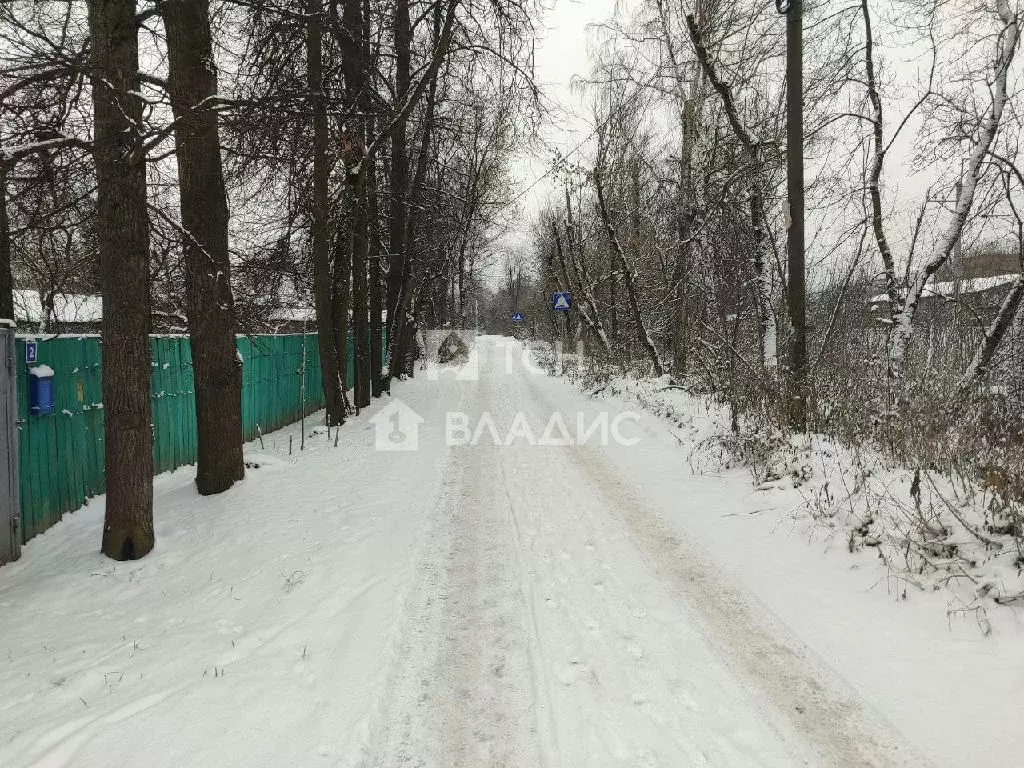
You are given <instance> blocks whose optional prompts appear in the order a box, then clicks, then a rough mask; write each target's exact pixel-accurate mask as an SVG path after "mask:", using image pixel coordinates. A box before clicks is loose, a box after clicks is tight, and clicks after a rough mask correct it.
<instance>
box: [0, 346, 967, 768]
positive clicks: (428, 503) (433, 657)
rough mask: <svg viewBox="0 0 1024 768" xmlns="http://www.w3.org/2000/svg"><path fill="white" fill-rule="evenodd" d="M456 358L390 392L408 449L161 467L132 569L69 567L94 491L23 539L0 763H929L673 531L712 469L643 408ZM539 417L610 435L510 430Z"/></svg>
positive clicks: (7, 615) (317, 448)
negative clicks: (634, 411) (663, 468)
mask: <svg viewBox="0 0 1024 768" xmlns="http://www.w3.org/2000/svg"><path fill="white" fill-rule="evenodd" d="M478 352H479V355H478V363H479V365H478V368H477V373H478V375H476V376H469V375H463V376H462V377H461V379H459V380H457V379H456V378H455V376H454V374H453V372H451V371H448V372H445V373H444V374H443V375H442V376H441V378H440V380H439V381H437V380H435V381H432V380H430V379H429V378H428V377H424V376H421V377H419V378H417V379H416V380H415V381H412V382H408V383H404V384H401V385H399V386H398V387H396V391H395V394H396V395H397V396H400V397H401V398H402V400H403V401H405V403H407V405H408V406H410V407H411V408H412V409H413V410H415V411H416V413H417V414H418V415H419V417H420V418H422V419H423V422H422V424H420V425H419V435H418V439H419V450H418V451H415V452H379V451H375V450H374V449H373V448H374V440H375V430H374V424H372V423H370V421H369V419H368V415H367V414H364V415H363V416H362V417H360V418H359V419H358V420H356V421H354V422H352V423H351V424H350V425H348V426H346V427H345V428H344V430H343V431H342V440H341V441H340V443H341V445H340V447H338V448H334V447H333V444H332V440H331V439H330V438H328V437H327V436H326V435H324V434H323V433H322V430H321V433H320V434H318V435H315V436H313V437H312V438H310V439H309V446H308V448H307V450H306V452H305V453H303V454H302V455H301V456H293V457H291V458H290V459H289V457H288V456H287V450H286V446H287V438H286V437H282V435H281V434H280V433H279V434H278V435H277V436H275V437H270V438H268V445H267V447H266V448H265V449H264V450H263V451H262V452H251V453H250V460H252V461H255V462H257V463H260V464H261V466H260V467H259V468H258V469H255V470H253V471H251V472H250V475H249V478H248V479H247V480H246V482H245V483H243V484H242V485H241V486H240V487H239V488H238V489H236V490H233V491H232V492H231V493H229V494H226V495H224V496H222V497H216V498H213V499H206V500H200V499H199V498H198V497H196V496H195V494H194V491H193V490H192V487H191V477H190V475H189V474H188V472H187V471H183V472H179V473H175V474H174V475H171V476H169V477H162V478H160V479H159V480H158V484H157V486H158V499H157V518H158V531H157V533H158V537H159V546H158V550H157V551H155V552H154V553H153V555H152V556H151V557H149V558H147V559H146V560H144V561H142V562H140V563H136V564H125V565H123V566H121V565H119V566H117V567H116V568H115V567H114V566H113V565H112V564H111V563H109V562H108V561H104V560H103V559H102V558H100V557H99V556H98V555H96V554H95V544H96V543H97V541H98V531H99V527H98V521H99V520H100V519H102V505H101V504H93V505H90V507H89V508H87V509H86V510H83V511H81V512H79V513H76V514H75V515H73V516H72V517H71V518H69V519H68V520H66V521H65V522H64V523H62V524H61V525H60V526H58V527H57V528H56V529H55V530H54V531H53V532H51V533H50V534H48V535H47V536H44V537H41V539H39V540H36V541H34V542H33V543H31V544H30V545H29V547H27V548H26V557H25V559H24V560H23V562H22V563H19V564H16V565H15V566H11V567H7V568H5V569H4V570H3V572H0V612H2V613H0V616H2V617H3V622H4V623H3V625H2V641H3V645H2V646H0V652H4V653H6V654H7V664H6V667H5V666H4V665H0V692H2V693H0V766H3V768H20V767H22V766H38V767H39V768H44V767H45V768H63V767H64V766H87V767H91V766H97V767H99V766H109V765H131V766H147V768H161V767H162V766H168V767H170V766H176V767H177V766H185V765H187V766H210V767H211V768H213V767H214V766H217V767H218V768H220V767H225V766H247V767H249V766H274V767H275V768H278V767H279V766H282V765H289V766H331V767H332V768H333V767H335V766H337V767H339V768H370V767H371V766H376V767H379V768H397V767H398V766H419V767H421V768H455V767H456V766H460V767H465V768H470V767H472V768H498V767H499V766H503V767H505V768H532V767H533V766H538V767H539V766H545V767H548V766H550V767H551V768H562V767H564V768H577V767H578V768H584V767H586V768H590V767H593V768H601V767H604V766H609V767H611V766H630V767H642V768H647V767H654V766H658V767H660V768H683V767H685V766H722V767H728V768H732V767H736V768H740V767H742V766H917V765H931V764H932V763H931V762H928V761H927V760H926V759H925V758H923V757H919V756H917V754H916V753H915V751H914V747H911V746H910V745H909V743H908V741H907V739H906V738H904V736H903V735H901V732H900V731H898V730H897V729H896V728H895V727H894V726H892V725H890V723H889V720H888V719H887V717H883V716H882V715H881V714H879V712H878V711H876V709H875V707H874V706H873V705H872V704H870V703H868V702H867V701H865V700H864V699H863V698H862V697H861V695H859V694H858V693H857V692H856V690H857V689H855V688H854V687H853V686H852V685H851V684H850V683H849V682H848V681H847V680H845V679H844V678H843V677H841V676H840V675H839V674H838V673H837V672H836V671H835V665H834V664H830V663H827V662H826V661H824V660H822V659H821V658H819V657H817V656H816V655H815V653H814V652H812V651H811V650H810V649H809V648H808V647H806V646H805V645H804V644H803V643H801V642H800V641H799V640H798V639H797V638H796V637H794V635H793V633H792V631H791V630H790V629H789V628H788V625H787V624H786V623H785V622H784V621H782V620H781V619H780V618H779V617H778V616H776V615H775V614H774V613H773V612H772V611H770V610H769V609H768V608H767V607H765V605H764V604H762V603H761V602H759V601H758V600H757V599H756V598H755V597H754V596H753V595H752V594H751V593H750V592H749V591H748V590H747V589H746V588H745V587H743V586H742V585H741V584H740V583H738V582H737V581H736V580H734V579H732V578H731V577H730V576H729V575H728V574H727V573H726V572H725V571H723V570H722V569H721V568H719V567H718V566H717V565H715V564H714V562H713V561H712V559H711V558H710V557H709V556H708V555H707V553H706V552H705V550H703V549H702V548H701V546H700V545H699V544H698V543H697V542H696V541H693V540H690V539H689V538H688V537H687V536H686V535H685V533H684V531H682V530H681V529H680V527H679V526H678V525H674V524H672V522H671V519H672V513H673V511H678V510H679V509H691V508H693V509H694V511H697V512H700V511H701V509H699V506H700V505H704V504H708V503H710V502H709V499H711V498H712V497H709V495H708V489H709V487H711V486H708V485H707V483H706V481H704V480H701V479H699V478H693V477H692V476H691V475H690V473H689V471H688V470H687V469H685V464H684V463H683V460H682V459H681V458H679V456H678V455H674V454H672V453H671V451H672V443H673V442H674V441H673V439H672V438H671V437H670V436H669V435H668V434H667V433H666V431H665V429H664V427H663V426H662V425H661V423H660V422H658V421H657V420H656V419H654V418H650V417H643V418H640V419H637V420H633V419H631V418H622V417H621V413H622V411H621V409H620V407H618V406H614V405H608V404H602V403H596V402H594V401H591V400H588V399H587V398H585V397H584V396H582V395H581V394H580V393H578V392H575V391H574V390H572V389H571V388H570V387H569V386H568V385H567V384H566V383H565V382H562V381H560V380H557V379H553V378H549V377H546V376H543V375H540V374H539V373H537V372H535V371H532V370H530V369H529V368H528V366H526V365H525V363H524V359H523V356H522V355H521V349H520V348H519V347H516V346H513V347H506V346H504V345H503V342H501V340H498V339H483V340H482V341H481V343H480V346H479V347H478ZM468 370H471V369H465V370H464V371H463V374H465V373H466V372H467V371H468ZM384 405H385V404H375V406H374V412H378V411H380V410H381V408H382V407H384ZM452 414H456V416H455V417H454V418H455V421H452V419H453V416H452ZM554 414H557V415H558V416H559V417H560V419H561V422H562V423H564V424H565V425H566V426H567V431H568V433H569V435H570V436H575V435H576V433H577V429H578V425H579V424H580V423H582V424H584V425H591V426H592V425H594V424H598V426H600V424H601V419H602V418H603V419H605V420H606V421H605V423H606V424H609V426H610V427H611V426H613V425H614V427H615V428H610V429H609V435H610V437H613V436H614V435H615V434H616V433H618V434H619V435H620V436H621V437H624V438H628V442H630V443H631V444H630V445H623V444H621V441H619V442H616V441H615V440H614V439H613V440H611V441H610V442H611V444H610V445H608V446H602V445H601V444H600V442H601V441H600V430H598V432H597V433H595V436H594V437H592V438H591V440H590V441H588V442H587V444H585V445H565V444H551V443H558V440H557V439H556V440H551V439H548V440H539V441H538V440H537V439H530V438H529V437H527V435H526V431H527V430H528V431H529V432H531V433H532V435H533V437H534V438H540V437H541V436H542V434H543V433H545V431H546V429H547V427H548V426H549V425H550V424H551V422H552V417H553V415H554ZM371 415H372V414H371ZM616 417H618V418H616ZM453 424H454V425H455V426H452V425H453ZM481 424H483V425H484V426H483V427H482V428H480V425H481ZM491 426H493V429H492V428H491ZM478 428H480V429H479V435H478V439H477V440H476V441H474V442H475V444H470V445H458V444H456V445H451V444H448V443H451V442H452V441H451V440H448V439H446V434H447V433H449V432H450V433H451V435H452V436H455V437H456V438H459V439H461V440H462V442H465V441H466V440H467V439H468V438H469V436H470V434H472V433H474V432H477V431H478ZM466 430H468V432H467V431H466ZM510 435H511V437H509V436H510ZM495 436H496V437H497V438H498V442H500V443H501V444H500V445H497V444H495V442H496V441H495V439H494V438H495ZM562 436H563V433H562V432H561V431H557V430H556V431H555V432H549V433H548V434H547V437H548V438H551V437H555V438H558V437H562ZM458 441H459V440H456V442H458ZM538 442H540V443H548V444H538ZM506 443H507V444H506ZM250 448H252V447H251V446H250ZM666 456H668V457H670V458H671V461H672V462H673V464H674V466H676V467H677V468H678V474H677V475H674V476H671V477H668V478H665V477H662V478H661V480H662V482H661V483H659V484H658V485H657V486H655V485H654V484H651V483H647V482H646V481H645V480H644V479H643V478H642V477H639V473H638V472H637V470H636V468H637V467H642V466H645V465H647V466H651V467H657V466H659V465H663V464H664V463H665V461H666ZM716 487H719V488H720V487H721V486H716ZM800 599H801V597H800V593H799V591H798V589H796V588H794V590H793V600H795V601H799V600H800ZM914 743H915V747H920V746H921V743H922V739H920V738H918V739H915V740H914ZM929 757H930V758H931V759H932V760H935V758H936V754H934V753H933V754H931V755H929ZM936 762H937V763H938V762H939V761H936ZM949 764H950V765H959V764H963V763H960V762H959V761H958V760H955V759H954V760H951V761H950V762H949Z"/></svg>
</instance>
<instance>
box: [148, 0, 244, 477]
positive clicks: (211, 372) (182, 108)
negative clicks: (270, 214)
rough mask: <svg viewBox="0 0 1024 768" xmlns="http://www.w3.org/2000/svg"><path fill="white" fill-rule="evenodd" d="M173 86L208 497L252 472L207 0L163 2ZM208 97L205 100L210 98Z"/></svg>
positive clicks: (201, 473)
mask: <svg viewBox="0 0 1024 768" xmlns="http://www.w3.org/2000/svg"><path fill="white" fill-rule="evenodd" d="M160 10H161V13H162V15H163V18H164V26H165V28H166V32H167V55H168V63H169V72H170V76H169V78H168V87H169V90H170V95H171V106H172V107H173V110H174V117H175V121H176V123H175V148H176V150H177V158H178V186H179V190H180V195H181V223H182V227H183V229H184V237H183V240H184V242H183V245H184V251H185V274H186V280H185V288H186V297H187V300H188V326H189V335H190V336H191V339H192V367H193V370H194V372H195V392H196V432H197V437H198V441H197V444H198V451H197V453H198V471H197V475H196V486H197V488H198V490H199V493H200V494H202V495H208V494H214V493H221V492H223V491H226V490H227V489H228V488H230V487H231V486H232V485H233V484H234V483H235V481H236V480H241V479H242V478H243V477H244V476H245V467H244V464H243V459H242V370H241V365H240V361H239V358H238V350H237V347H236V344H235V328H236V326H235V306H234V297H233V295H232V292H231V259H230V256H229V255H228V204H227V192H226V190H225V188H224V172H223V169H222V166H221V157H220V135H219V131H218V127H217V114H216V112H214V111H213V110H212V109H211V108H210V107H211V106H212V105H211V104H210V103H209V101H210V100H211V99H213V97H215V96H216V95H217V72H216V69H215V67H214V65H213V47H212V44H211V34H210V9H209V2H208V0H164V2H162V3H161V5H160ZM204 102H205V103H204Z"/></svg>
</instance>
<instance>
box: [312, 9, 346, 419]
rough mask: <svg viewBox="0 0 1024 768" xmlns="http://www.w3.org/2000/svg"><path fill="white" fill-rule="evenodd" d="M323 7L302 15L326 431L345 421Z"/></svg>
mask: <svg viewBox="0 0 1024 768" xmlns="http://www.w3.org/2000/svg"><path fill="white" fill-rule="evenodd" d="M323 10H324V9H323V4H322V1H321V0H308V4H307V6H306V12H307V14H308V16H309V20H308V21H307V22H306V59H307V66H306V69H307V73H308V85H309V100H310V106H311V108H312V112H313V200H312V217H311V218H312V225H311V233H310V234H311V235H312V241H313V243H312V245H313V300H314V305H315V308H316V324H317V342H318V345H319V348H320V373H321V379H322V381H323V388H324V405H325V407H326V409H327V425H328V426H329V427H331V426H336V425H339V424H342V423H343V422H344V421H345V393H344V388H343V387H344V384H343V382H341V381H340V380H339V376H338V349H337V347H336V345H335V334H334V317H335V310H334V279H333V277H332V275H331V242H330V215H329V200H328V195H329V189H328V186H329V181H330V179H329V176H330V172H331V168H330V156H329V155H328V137H327V107H326V105H325V103H324V94H323V60H322V54H323V37H324V26H323Z"/></svg>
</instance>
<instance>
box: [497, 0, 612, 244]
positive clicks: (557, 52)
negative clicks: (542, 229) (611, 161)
mask: <svg viewBox="0 0 1024 768" xmlns="http://www.w3.org/2000/svg"><path fill="white" fill-rule="evenodd" d="M617 5H621V4H620V3H617V2H616V0H547V2H546V6H547V12H546V13H545V15H544V18H543V19H542V20H541V21H540V23H539V24H538V38H537V48H536V76H537V81H538V83H539V84H540V86H541V88H542V89H543V91H544V94H545V96H546V97H547V99H548V101H549V102H550V103H552V104H553V105H555V106H557V107H558V108H559V112H558V113H553V114H551V115H550V116H549V117H547V118H545V121H544V124H543V127H542V136H541V139H542V140H541V142H540V143H539V145H538V146H537V147H534V148H533V151H531V152H524V153H523V154H521V155H520V156H519V157H518V158H517V159H516V161H515V162H514V164H513V166H512V172H513V184H514V189H513V194H514V195H520V194H522V195H523V197H522V199H521V200H520V202H519V209H520V211H521V212H522V216H521V220H520V221H519V222H518V223H517V226H515V228H514V231H513V232H512V233H510V235H509V238H508V245H509V247H512V248H515V247H516V245H517V244H521V243H524V241H525V239H526V238H527V237H528V231H529V228H530V227H529V219H530V217H531V216H532V215H533V214H534V213H535V212H536V211H537V209H538V208H539V207H540V206H541V204H542V203H543V201H544V200H545V199H546V198H547V197H548V196H549V195H551V193H552V191H553V187H552V186H551V180H550V179H544V180H542V181H539V182H538V179H540V178H541V177H542V176H543V175H544V174H545V173H546V172H547V171H548V170H549V169H550V166H551V157H552V150H553V149H558V150H561V151H563V152H567V151H569V150H570V149H572V148H573V147H575V146H576V145H577V144H579V142H580V141H581V140H582V139H584V138H585V137H586V136H587V135H588V134H589V133H590V132H591V131H592V129H593V125H592V120H591V119H590V118H589V117H588V115H587V112H588V110H587V106H586V102H585V100H584V99H583V98H582V97H581V95H580V94H579V93H578V92H574V91H573V89H572V87H571V86H572V81H573V78H575V77H585V76H586V75H587V74H588V73H589V70H590V64H589V59H588V50H589V48H590V43H591V41H592V40H593V38H594V34H593V30H588V27H589V25H592V24H597V23H601V22H604V21H607V20H608V19H610V18H611V17H612V15H613V14H614V12H615V9H616V6H617ZM531 186H532V188H531ZM527 189H529V191H527Z"/></svg>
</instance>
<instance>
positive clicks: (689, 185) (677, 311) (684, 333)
mask: <svg viewBox="0 0 1024 768" xmlns="http://www.w3.org/2000/svg"><path fill="white" fill-rule="evenodd" d="M696 82H697V81H696V78H695V79H694V86H693V90H694V91H696ZM696 112H697V110H696V103H695V100H694V99H692V98H690V99H685V100H684V101H683V108H682V110H681V113H680V118H681V119H680V123H681V130H682V151H681V152H680V153H679V195H678V199H677V202H676V205H677V210H676V217H677V219H676V236H677V238H678V242H677V243H676V258H675V264H674V266H673V269H672V290H673V293H674V294H675V295H674V297H673V301H672V314H671V321H672V372H673V374H675V375H676V376H677V377H679V378H682V377H683V376H685V375H686V365H687V354H686V353H687V344H688V342H689V338H688V337H689V327H688V324H689V318H690V312H689V306H688V298H689V288H690V286H689V284H688V283H689V280H690V265H691V263H692V261H693V259H692V256H691V254H692V253H693V224H694V219H695V217H696V195H695V194H694V188H693V145H694V143H695V140H696V134H697V114H696Z"/></svg>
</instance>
